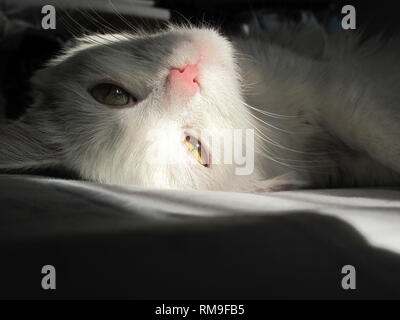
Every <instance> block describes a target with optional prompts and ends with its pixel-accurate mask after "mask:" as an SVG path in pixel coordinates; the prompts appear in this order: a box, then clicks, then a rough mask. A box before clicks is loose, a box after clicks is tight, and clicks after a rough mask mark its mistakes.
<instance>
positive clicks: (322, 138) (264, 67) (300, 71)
mask: <svg viewBox="0 0 400 320" xmlns="http://www.w3.org/2000/svg"><path fill="white" fill-rule="evenodd" d="M399 54H400V50H399V46H398V42H397V41H394V40H393V41H389V42H387V43H386V44H385V45H383V44H382V43H381V42H380V41H379V40H376V39H371V40H370V41H366V42H364V43H363V44H360V40H359V38H358V37H357V36H354V35H353V34H352V33H351V34H350V33H348V34H345V33H344V32H343V33H338V34H333V35H327V34H325V33H324V32H322V33H319V34H318V35H316V34H313V33H310V32H309V30H308V29H307V28H304V29H301V30H296V32H293V30H285V31H282V33H281V34H280V37H277V36H276V35H271V34H268V33H267V32H262V31H257V32H254V33H251V34H250V35H248V36H246V37H233V38H231V39H227V38H226V37H225V36H223V35H221V34H220V33H219V32H218V31H216V30H215V29H212V28H210V27H192V26H189V27H188V26H184V27H183V26H168V27H167V28H166V29H163V30H161V31H159V32H156V33H145V32H136V33H113V34H94V35H89V36H85V37H83V38H79V39H76V40H75V43H74V44H73V45H71V46H68V47H66V48H65V49H64V51H63V52H62V53H61V54H60V55H59V56H57V57H56V58H54V59H52V60H51V61H49V62H48V63H47V64H46V66H45V67H44V68H43V69H41V70H39V71H37V72H36V74H35V75H34V77H33V78H32V90H33V95H34V104H33V105H32V106H31V107H30V108H29V109H28V110H27V112H26V113H25V114H24V115H23V116H22V117H21V118H20V119H19V120H17V121H15V122H13V123H11V124H8V125H5V126H4V125H3V126H2V127H1V129H0V170H1V171H3V172H7V171H13V172H15V171H17V172H18V171H19V170H27V169H30V170H36V169H40V168H54V167H63V168H66V169H68V170H71V171H73V172H75V173H76V174H77V175H78V176H79V177H80V178H81V179H84V180H90V181H95V182H99V183H107V184H125V185H126V184H135V185H140V186H145V187H156V188H168V189H206V190H223V191H244V192H269V191H280V190H286V189H292V188H306V187H307V188H326V187H357V186H360V187H362V186H396V185H400V143H399V141H398V140H397V139H398V137H399V133H400V127H399V123H400V122H399V120H400V119H399V118H400V109H399V106H398V104H399V103H400V90H398V84H399V83H400V81H399V80H400V67H399V66H398V64H397V61H398V58H399ZM229 130H230V131H229ZM235 130H236V131H237V132H239V133H243V135H242V136H241V138H240V139H239V135H237V136H235V133H234V132H235ZM204 132H206V133H207V136H208V137H210V138H211V140H207V139H206V138H204ZM226 132H228V136H229V132H232V134H231V137H232V136H234V137H236V138H238V139H234V141H233V143H232V144H231V145H229V144H227V145H224V144H222V145H218V146H217V148H214V146H211V143H210V142H209V141H214V142H215V141H216V140H218V139H217V138H221V137H222V136H223V137H222V138H224V137H225V138H226ZM222 133H223V134H222ZM247 133H250V134H251V136H249V137H250V138H249V140H247V139H245V138H244V136H245V134H247ZM213 139H214V140H213ZM252 141H253V142H254V147H253V145H251V148H249V146H250V144H249V143H250V142H252ZM227 146H229V147H230V146H231V147H232V149H235V150H239V151H243V150H246V151H248V150H250V149H251V150H250V151H251V152H252V154H250V156H252V157H253V158H252V159H251V161H252V163H253V167H252V170H251V172H249V173H248V174H241V175H240V174H237V170H236V169H237V167H238V164H237V163H234V161H221V154H225V152H226V151H229V152H227V153H228V154H229V153H232V152H233V151H232V150H227ZM246 147H247V149H246ZM150 150H151V151H152V152H150ZM149 155H150V156H149ZM156 155H157V156H156ZM152 159H153V160H154V159H157V161H152ZM228 160H229V159H228ZM241 165H243V163H242V164H241Z"/></svg>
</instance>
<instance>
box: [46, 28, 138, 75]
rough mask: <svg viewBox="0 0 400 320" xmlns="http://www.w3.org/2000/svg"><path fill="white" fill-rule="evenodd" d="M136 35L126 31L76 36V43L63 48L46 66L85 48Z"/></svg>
mask: <svg viewBox="0 0 400 320" xmlns="http://www.w3.org/2000/svg"><path fill="white" fill-rule="evenodd" d="M137 37H138V36H137V35H133V34H128V33H113V34H94V35H90V36H85V37H82V38H77V39H76V41H77V44H76V45H75V46H73V47H71V48H67V49H64V51H63V53H62V54H61V55H59V56H58V57H56V58H54V59H52V60H50V62H49V63H48V64H47V66H49V67H51V66H56V65H58V64H60V63H61V62H63V61H65V60H67V59H69V58H71V57H73V56H74V55H76V54H77V53H78V52H81V51H84V50H86V49H90V48H94V47H100V46H102V45H109V44H113V43H116V42H121V41H129V40H132V39H135V38H137Z"/></svg>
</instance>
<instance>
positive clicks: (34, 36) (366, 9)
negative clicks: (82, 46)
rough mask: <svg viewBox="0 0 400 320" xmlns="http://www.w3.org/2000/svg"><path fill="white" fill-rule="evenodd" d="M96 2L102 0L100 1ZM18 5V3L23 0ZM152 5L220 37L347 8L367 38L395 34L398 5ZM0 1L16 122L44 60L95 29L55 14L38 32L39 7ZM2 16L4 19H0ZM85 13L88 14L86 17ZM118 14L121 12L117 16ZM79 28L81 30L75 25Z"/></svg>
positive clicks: (2, 57)
mask: <svg viewBox="0 0 400 320" xmlns="http://www.w3.org/2000/svg"><path fill="white" fill-rule="evenodd" d="M99 1H101V0H99ZM22 3H23V1H22ZM156 3H157V6H158V7H161V8H168V9H170V10H171V13H172V19H171V21H172V22H178V23H179V22H186V21H190V22H191V23H193V24H199V23H201V22H202V21H206V22H207V23H210V24H211V25H216V26H218V27H220V28H221V30H222V31H223V32H225V33H228V34H232V33H237V32H239V30H240V26H241V23H243V22H246V21H249V20H252V19H257V18H258V16H259V15H260V14H262V13H270V12H274V13H278V14H279V15H281V16H283V17H285V18H287V19H291V20H294V21H296V19H298V18H299V16H300V12H301V11H302V10H309V11H311V12H313V13H314V14H315V16H316V17H317V19H318V20H319V21H320V22H323V20H326V19H327V18H331V17H333V16H337V17H339V18H340V17H341V13H340V10H341V7H342V6H343V5H344V4H352V5H354V6H355V7H356V10H357V28H358V29H359V30H365V34H366V35H368V36H370V35H373V34H377V33H382V34H385V35H387V36H393V35H397V34H398V33H399V31H400V22H399V21H400V19H399V8H400V5H399V2H398V1H393V0H391V1H389V0H381V1H372V0H358V1H334V0H333V1H332V0H314V1H312V0H308V1H304V0H282V1H277V0H264V1H260V0H207V1H205V0H198V1H183V0H158V1H156ZM6 9H7V8H6V7H5V6H3V5H2V1H1V0H0V61H1V62H2V63H1V64H0V118H1V113H2V112H5V115H6V117H7V118H8V119H17V118H19V117H20V116H21V114H22V113H23V112H24V110H25V109H26V108H27V107H28V106H29V104H30V103H31V102H32V100H31V97H30V85H29V79H30V77H31V76H32V74H33V72H34V71H35V70H36V69H38V68H40V67H41V66H42V65H43V64H44V63H45V61H47V60H48V59H49V58H51V57H53V56H54V55H55V54H56V53H57V52H58V50H59V49H60V48H61V47H62V46H63V44H64V43H65V42H66V41H67V40H68V39H70V38H71V37H72V35H73V33H82V32H84V31H88V30H89V31H99V29H101V28H100V27H99V25H98V24H96V23H95V22H94V21H91V20H90V19H88V18H87V16H85V14H87V13H88V12H85V13H84V14H83V13H82V12H80V9H79V8H77V9H76V10H67V11H62V10H57V29H56V30H42V29H41V28H40V22H41V19H42V16H43V15H42V14H41V13H40V7H34V6H33V7H32V6H29V7H28V6H27V7H26V9H25V10H23V11H20V12H18V13H15V12H11V13H10V12H7V10H6ZM1 11H3V14H2V15H3V17H2V16H1ZM89 14H90V12H89ZM98 14H100V15H101V16H102V17H104V18H105V19H106V20H107V21H110V24H112V25H113V26H115V27H116V28H117V29H119V30H122V29H127V26H126V24H125V23H124V22H123V21H122V20H121V19H120V18H118V17H117V16H116V15H114V14H113V15H110V14H102V13H101V12H99V13H98ZM122 14H123V13H122ZM125 18H127V19H128V20H130V21H131V22H132V24H134V25H140V26H144V27H145V28H147V29H152V28H158V27H159V26H161V25H162V24H163V22H160V21H156V20H151V19H143V18H140V17H132V16H131V17H125ZM4 19H8V21H9V22H10V21H12V23H15V22H13V21H18V23H20V21H24V22H26V23H29V24H31V26H32V27H31V28H23V29H22V28H17V27H14V25H13V24H11V27H10V23H8V24H9V25H7V28H5V27H4V25H5V24H4V23H2V20H3V21H4ZM78 23H79V24H80V26H78Z"/></svg>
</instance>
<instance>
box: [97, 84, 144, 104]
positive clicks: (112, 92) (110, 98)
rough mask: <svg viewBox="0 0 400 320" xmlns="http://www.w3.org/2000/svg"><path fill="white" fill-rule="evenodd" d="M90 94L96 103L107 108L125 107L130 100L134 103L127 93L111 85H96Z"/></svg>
mask: <svg viewBox="0 0 400 320" xmlns="http://www.w3.org/2000/svg"><path fill="white" fill-rule="evenodd" d="M90 93H91V95H92V97H93V98H95V99H96V100H97V101H98V102H100V103H102V104H106V105H109V106H125V105H127V104H128V103H129V102H131V101H132V100H133V101H134V102H136V99H135V98H134V97H132V96H131V95H130V94H129V93H128V92H126V91H125V90H124V89H122V88H120V87H118V86H116V85H114V84H111V83H101V84H98V85H96V86H95V87H93V89H92V90H91V91H90Z"/></svg>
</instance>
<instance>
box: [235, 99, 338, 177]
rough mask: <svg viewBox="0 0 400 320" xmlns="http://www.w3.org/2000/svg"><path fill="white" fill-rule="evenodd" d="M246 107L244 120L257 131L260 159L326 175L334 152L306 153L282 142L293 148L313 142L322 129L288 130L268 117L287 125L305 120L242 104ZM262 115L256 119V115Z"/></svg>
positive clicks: (257, 147)
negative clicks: (285, 142)
mask: <svg viewBox="0 0 400 320" xmlns="http://www.w3.org/2000/svg"><path fill="white" fill-rule="evenodd" d="M242 103H243V105H244V106H245V107H246V108H247V109H246V112H247V114H249V116H250V117H249V118H247V119H245V122H246V123H247V125H248V126H249V127H250V128H252V129H254V131H255V133H254V135H255V137H256V146H255V148H256V150H255V153H257V154H259V155H260V156H261V157H264V158H267V159H268V160H270V161H272V162H275V163H277V164H279V165H282V166H284V167H288V168H290V169H293V170H297V171H307V172H310V171H312V172H313V173H321V174H324V173H326V170H324V169H329V168H330V167H331V166H332V160H331V157H330V155H332V152H328V151H326V152H325V151H318V150H317V148H315V149H314V150H313V149H311V148H310V150H307V149H306V147H305V145H304V149H300V148H294V147H291V146H289V145H284V144H283V143H282V141H287V142H289V144H292V145H296V146H297V145H299V144H300V143H301V144H304V143H305V142H306V141H307V140H311V139H312V135H313V134H318V132H319V129H318V128H315V130H314V128H313V130H312V131H310V130H308V131H307V130H304V132H301V131H295V130H287V129H283V128H281V127H278V126H276V125H274V124H271V123H270V121H269V119H268V118H272V119H274V120H275V122H276V121H279V122H280V123H282V124H285V125H287V126H294V127H296V126H298V125H299V124H301V122H302V121H303V120H304V119H302V118H303V117H302V116H301V115H283V114H277V113H274V112H269V111H266V110H264V109H260V108H256V107H253V106H251V105H249V104H247V103H245V102H242ZM256 114H257V115H259V116H257V115H256Z"/></svg>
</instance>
